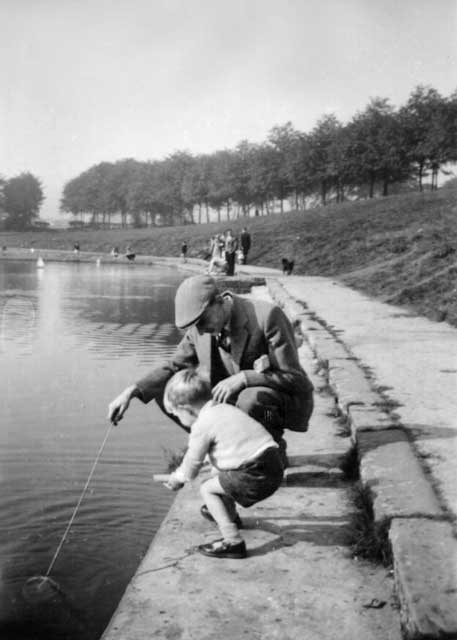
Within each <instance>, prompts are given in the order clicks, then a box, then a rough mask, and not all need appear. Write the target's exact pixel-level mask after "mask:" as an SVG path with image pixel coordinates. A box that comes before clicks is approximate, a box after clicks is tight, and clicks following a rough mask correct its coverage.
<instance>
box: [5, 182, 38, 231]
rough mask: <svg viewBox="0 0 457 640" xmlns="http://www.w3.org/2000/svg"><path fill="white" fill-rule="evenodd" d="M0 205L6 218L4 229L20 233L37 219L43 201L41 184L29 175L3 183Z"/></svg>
mask: <svg viewBox="0 0 457 640" xmlns="http://www.w3.org/2000/svg"><path fill="white" fill-rule="evenodd" d="M2 191H3V193H2V205H3V209H4V210H5V212H6V214H7V216H6V220H5V227H6V228H7V229H17V230H19V231H22V230H24V229H27V228H29V227H31V226H32V223H33V221H34V220H35V219H37V218H38V214H39V211H40V207H41V204H42V202H43V200H44V194H43V189H42V187H41V182H40V180H39V179H38V178H36V177H35V176H34V175H33V174H31V173H21V174H20V175H19V176H16V177H15V178H10V179H9V180H6V181H3V189H2Z"/></svg>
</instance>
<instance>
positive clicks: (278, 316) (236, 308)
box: [136, 294, 313, 430]
mask: <svg viewBox="0 0 457 640" xmlns="http://www.w3.org/2000/svg"><path fill="white" fill-rule="evenodd" d="M223 295H226V294H223ZM230 295H231V296H232V298H233V307H232V314H231V320H230V346H231V357H232V359H233V361H234V364H235V367H236V369H237V370H238V369H239V370H240V371H243V372H244V374H245V377H246V382H247V386H248V387H270V388H272V389H275V390H277V391H279V392H280V393H284V394H286V395H287V396H289V398H291V399H292V400H293V403H292V404H293V406H294V407H295V410H294V412H293V413H294V414H295V415H294V416H291V417H290V419H291V420H292V421H295V422H296V423H297V424H296V425H295V426H296V427H300V426H305V425H300V420H301V416H302V415H305V413H306V404H307V403H309V402H310V395H311V393H312V389H313V387H312V384H311V382H310V380H309V379H308V377H307V375H306V373H305V371H304V370H303V368H302V367H301V366H300V363H299V360H298V353H297V348H296V346H295V338H294V333H293V329H292V326H291V324H290V322H289V320H288V318H287V317H286V315H285V314H284V312H283V311H282V309H280V308H279V307H278V306H276V305H273V304H271V303H269V302H265V301H263V300H251V299H246V298H241V297H239V296H236V295H233V294H230ZM211 339H212V336H211V334H209V333H204V334H200V333H199V332H198V331H197V328H196V326H192V327H190V328H189V329H188V330H187V331H186V333H185V334H184V337H183V338H182V340H181V342H180V343H179V344H178V346H177V348H176V351H175V353H174V355H173V357H172V359H171V360H170V361H169V362H168V363H166V364H165V365H163V366H161V367H158V368H156V369H154V370H153V371H151V373H149V374H148V375H146V376H145V377H144V378H142V379H141V380H139V381H138V382H136V386H137V388H138V390H139V392H140V399H141V400H142V401H143V402H145V403H147V402H150V401H151V400H152V399H154V398H155V399H156V400H158V401H159V402H160V403H161V402H162V398H163V392H164V389H165V385H166V383H167V381H168V380H169V379H170V378H171V376H172V375H173V374H174V373H176V372H177V371H179V370H180V369H184V368H187V367H200V368H202V369H203V370H205V371H206V373H207V374H208V375H209V377H210V380H211V382H212V384H213V385H214V384H215V381H216V380H215V375H216V372H215V367H216V362H215V358H214V349H212V340H211ZM263 355H266V356H268V360H269V367H268V368H267V370H265V371H256V370H255V368H254V367H255V364H254V363H255V362H256V360H258V358H260V356H263ZM299 430H300V429H299Z"/></svg>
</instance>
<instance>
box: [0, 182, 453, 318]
mask: <svg viewBox="0 0 457 640" xmlns="http://www.w3.org/2000/svg"><path fill="white" fill-rule="evenodd" d="M244 225H247V226H248V228H249V230H250V232H251V234H252V241H253V242H252V250H251V254H250V262H251V263H252V264H257V265H262V266H268V267H276V268H280V266H281V264H280V263H281V258H283V257H287V258H288V259H293V260H295V271H294V273H296V274H308V275H323V276H330V277H333V278H337V279H338V280H340V281H342V282H344V283H346V284H348V285H350V286H352V287H354V288H356V289H359V290H361V291H364V292H365V293H367V294H369V295H371V296H373V297H376V298H379V299H381V300H383V301H385V302H390V303H393V304H397V305H400V306H404V307H406V308H408V309H410V310H413V311H415V312H416V313H419V314H420V315H425V316H427V317H429V318H431V319H433V320H439V321H443V320H444V321H447V322H449V323H450V324H452V325H453V326H457V292H456V286H457V284H456V283H457V262H456V255H457V254H456V250H457V190H451V189H449V190H446V189H443V190H441V191H438V192H435V193H427V194H416V193H415V194H408V195H402V196H392V197H388V198H383V199H378V200H374V201H363V202H356V203H345V204H342V205H333V206H329V207H326V208H321V209H316V210H312V211H306V212H300V213H287V214H285V215H282V216H281V215H275V216H269V217H258V218H250V219H239V220H233V221H230V222H229V223H227V222H224V223H223V224H216V223H214V224H209V225H208V224H206V225H191V226H186V227H172V228H170V227H168V228H156V229H129V230H112V231H101V230H97V231H72V230H58V231H42V232H34V233H32V232H25V233H0V244H1V245H6V246H8V247H12V246H16V247H19V246H24V247H36V248H43V249H45V248H46V249H66V250H71V249H72V248H73V244H74V242H76V241H78V242H79V243H80V245H81V250H82V251H96V252H100V251H101V252H109V251H110V250H111V248H112V247H113V246H115V245H116V246H118V247H120V249H121V251H122V250H124V249H125V247H126V246H127V245H130V246H131V247H132V249H133V250H134V251H136V252H137V253H138V254H148V255H157V256H177V255H179V251H180V246H181V242H182V241H183V240H186V241H187V243H188V246H189V252H188V255H189V256H190V257H199V258H202V257H205V256H206V254H207V251H208V240H209V238H210V236H211V235H213V234H214V233H216V232H220V231H223V230H224V229H226V228H227V227H228V226H230V227H231V228H232V229H233V230H234V231H235V233H239V231H241V228H242V226H244Z"/></svg>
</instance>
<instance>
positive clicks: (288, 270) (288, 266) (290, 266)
mask: <svg viewBox="0 0 457 640" xmlns="http://www.w3.org/2000/svg"><path fill="white" fill-rule="evenodd" d="M281 262H282V272H283V274H284V275H285V276H290V275H291V274H292V271H293V270H294V261H293V260H288V259H287V258H282V260H281Z"/></svg>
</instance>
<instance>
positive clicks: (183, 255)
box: [181, 240, 187, 262]
mask: <svg viewBox="0 0 457 640" xmlns="http://www.w3.org/2000/svg"><path fill="white" fill-rule="evenodd" d="M181 259H182V261H183V262H187V242H186V241H185V240H184V241H183V243H182V245H181Z"/></svg>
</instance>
